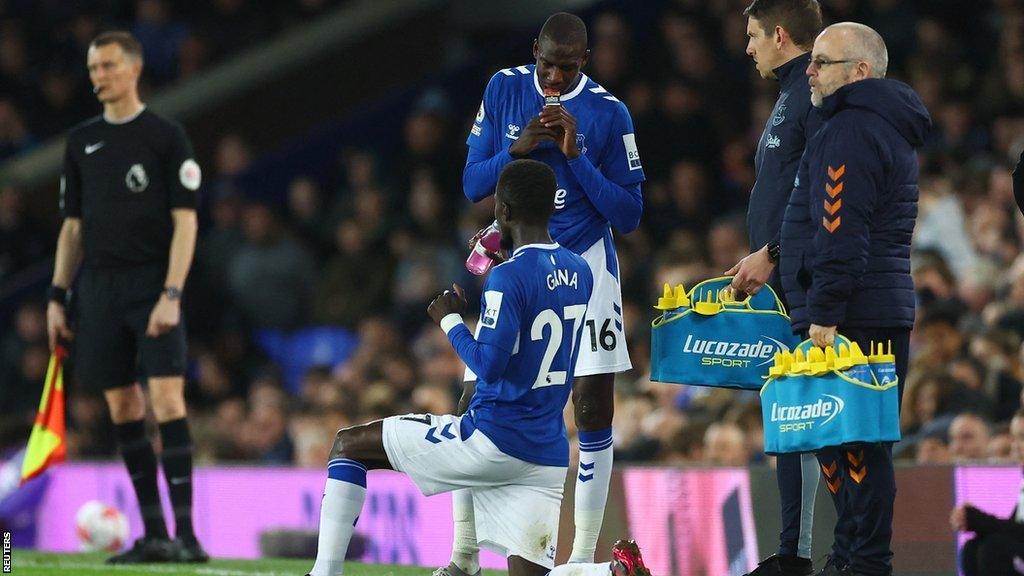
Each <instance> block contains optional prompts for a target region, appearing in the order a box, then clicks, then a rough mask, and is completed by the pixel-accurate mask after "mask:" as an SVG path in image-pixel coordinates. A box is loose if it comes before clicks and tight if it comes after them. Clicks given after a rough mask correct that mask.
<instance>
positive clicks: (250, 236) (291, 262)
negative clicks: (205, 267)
mask: <svg viewBox="0 0 1024 576" xmlns="http://www.w3.org/2000/svg"><path fill="white" fill-rule="evenodd" d="M242 224H243V229H244V232H245V239H246V242H245V244H244V245H243V246H242V247H241V248H240V249H239V250H238V253H237V254H235V256H234V257H233V258H232V260H231V263H230V264H229V266H228V283H229V286H230V289H231V298H232V302H233V303H234V304H235V305H236V306H237V307H238V310H239V312H240V313H241V315H242V318H243V319H244V320H245V321H246V322H247V324H248V325H249V326H251V327H253V328H256V329H260V328H274V329H280V330H290V329H293V328H296V327H298V326H302V325H303V324H304V323H306V322H307V321H308V320H309V313H310V310H311V305H312V301H313V287H314V285H315V284H316V263H315V261H314V260H313V257H312V256H311V255H310V254H309V252H308V251H307V250H306V248H305V247H304V246H302V245H301V244H299V243H298V242H296V241H295V240H294V239H292V238H291V237H290V236H288V234H287V232H286V231H285V230H284V229H282V226H281V224H280V222H279V221H278V216H277V214H276V213H275V211H274V207H273V206H271V205H270V204H268V203H266V202H260V201H254V202H251V203H250V204H249V205H248V206H246V208H245V214H244V216H243V221H242Z"/></svg>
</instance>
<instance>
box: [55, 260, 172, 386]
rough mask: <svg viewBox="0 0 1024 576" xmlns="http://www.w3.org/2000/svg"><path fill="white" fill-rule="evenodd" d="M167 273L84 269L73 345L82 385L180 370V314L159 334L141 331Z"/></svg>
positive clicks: (155, 269) (123, 383)
mask: <svg viewBox="0 0 1024 576" xmlns="http://www.w3.org/2000/svg"><path fill="white" fill-rule="evenodd" d="M166 274H167V268H166V267H164V266H150V267H135V268H125V269H100V270H94V269H88V268H87V269H85V270H83V272H82V278H81V280H80V281H79V283H78V295H77V309H78V313H77V318H76V319H77V322H76V327H75V340H74V343H75V346H74V348H75V372H76V374H77V376H78V380H79V382H80V383H81V384H82V385H83V386H84V387H86V388H88V389H91V390H97V391H101V390H109V389H111V388H120V387H123V386H130V385H131V384H133V383H134V382H136V381H137V380H140V379H145V378H147V377H160V376H182V375H184V373H185V325H184V319H183V320H182V323H180V324H178V326H177V327H175V328H174V329H173V330H171V331H170V332H167V333H165V334H164V335H162V336H160V337H158V338H150V337H149V336H146V326H147V325H148V323H149V315H150V313H151V312H152V311H153V307H154V306H155V305H156V302H157V300H158V299H159V298H160V292H161V291H162V290H163V284H164V278H165V276H166Z"/></svg>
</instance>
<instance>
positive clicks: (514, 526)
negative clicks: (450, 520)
mask: <svg viewBox="0 0 1024 576" xmlns="http://www.w3.org/2000/svg"><path fill="white" fill-rule="evenodd" d="M461 421H462V417H461V416H451V415H444V416H434V415H432V414H406V415H405V416H391V417H388V418H385V419H384V451H385V452H386V453H387V455H388V461H389V462H390V463H391V467H392V468H394V469H395V470H398V471H399V472H404V473H405V474H408V475H409V477H410V478H411V479H412V481H413V482H414V483H415V484H416V487H417V488H419V489H420V491H421V492H423V494H424V495H426V496H431V495H434V494H439V493H441V492H450V491H452V490H458V489H460V488H469V489H470V493H471V494H472V495H473V512H474V515H475V517H476V534H477V541H478V542H479V543H480V545H481V546H485V547H487V548H489V549H491V550H494V551H496V552H498V553H499V554H504V555H505V556H519V557H521V558H523V559H525V560H528V561H530V562H533V563H534V564H538V565H540V566H543V567H545V568H549V569H550V568H553V567H554V565H555V545H556V543H557V541H558V520H559V509H560V508H561V504H562V488H563V486H564V484H565V476H566V468H565V467H562V466H541V465H539V464H533V463H530V462H525V461H523V460H520V459H518V458H513V457H512V456H509V455H507V454H505V453H504V452H502V451H500V450H498V447H497V446H495V445H494V443H493V442H491V440H490V439H489V438H487V436H486V435H484V433H483V432H481V431H479V430H475V431H474V432H473V433H472V434H471V435H470V436H469V438H467V439H466V440H463V439H462V434H461V433H460V428H459V427H460V424H461Z"/></svg>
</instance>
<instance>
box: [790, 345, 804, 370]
mask: <svg viewBox="0 0 1024 576" xmlns="http://www.w3.org/2000/svg"><path fill="white" fill-rule="evenodd" d="M806 371H807V358H806V357H804V351H803V350H801V349H800V348H797V349H796V352H794V353H793V363H792V364H791V365H790V368H789V373H790V374H802V373H803V372H806Z"/></svg>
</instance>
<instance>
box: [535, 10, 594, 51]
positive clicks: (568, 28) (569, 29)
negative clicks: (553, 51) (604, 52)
mask: <svg viewBox="0 0 1024 576" xmlns="http://www.w3.org/2000/svg"><path fill="white" fill-rule="evenodd" d="M537 40H538V41H541V40H548V41H549V42H551V43H552V44H556V45H559V46H569V47H572V48H576V49H583V50H586V49H587V25H586V24H584V23H583V20H581V19H580V17H579V16H576V15H575V14H569V13H568V12H559V13H557V14H552V15H551V17H550V18H548V19H547V21H546V22H544V26H543V27H542V28H541V29H540V34H539V35H538V36H537Z"/></svg>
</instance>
